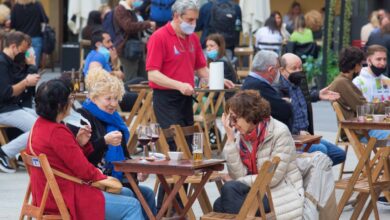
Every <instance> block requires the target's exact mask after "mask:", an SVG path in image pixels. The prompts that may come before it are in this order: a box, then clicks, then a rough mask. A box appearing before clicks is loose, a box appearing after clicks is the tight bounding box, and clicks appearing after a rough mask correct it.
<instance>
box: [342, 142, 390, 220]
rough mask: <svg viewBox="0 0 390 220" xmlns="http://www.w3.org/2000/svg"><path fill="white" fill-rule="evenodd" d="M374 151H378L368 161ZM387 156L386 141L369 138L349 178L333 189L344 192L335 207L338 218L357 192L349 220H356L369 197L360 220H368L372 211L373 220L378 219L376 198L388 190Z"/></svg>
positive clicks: (389, 180)
mask: <svg viewBox="0 0 390 220" xmlns="http://www.w3.org/2000/svg"><path fill="white" fill-rule="evenodd" d="M374 149H379V150H377V153H376V154H375V156H374V157H373V158H372V160H370V158H371V152H373V150H374ZM389 155H390V146H388V143H387V140H376V139H375V138H370V140H369V141H368V144H367V147H366V148H365V149H364V151H363V154H362V156H361V157H360V158H359V160H358V161H359V162H358V164H357V166H356V168H355V170H354V171H353V174H352V176H351V178H347V179H342V180H340V181H337V182H336V185H335V187H336V188H337V189H343V190H344V193H343V195H342V197H341V199H340V201H339V204H338V206H337V212H338V218H339V217H340V215H341V213H342V212H343V209H344V207H345V206H346V205H347V202H348V200H349V198H350V197H351V195H352V193H353V192H357V193H359V195H358V197H357V199H356V200H357V203H356V205H355V207H354V212H353V213H352V216H351V219H358V217H359V215H360V213H361V211H362V210H363V208H364V206H365V204H366V201H367V199H368V198H369V197H371V199H370V202H369V204H368V205H367V207H366V209H365V212H364V214H363V216H362V218H361V219H368V217H369V216H370V214H371V212H372V210H374V216H375V219H379V214H378V208H377V204H376V202H377V199H378V196H379V195H380V193H381V192H383V191H388V190H389V189H390V179H389V172H390V170H389Z"/></svg>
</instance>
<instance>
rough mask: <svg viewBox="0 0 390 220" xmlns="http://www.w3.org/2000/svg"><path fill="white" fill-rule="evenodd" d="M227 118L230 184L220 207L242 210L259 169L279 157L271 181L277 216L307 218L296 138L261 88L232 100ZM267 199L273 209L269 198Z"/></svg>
mask: <svg viewBox="0 0 390 220" xmlns="http://www.w3.org/2000/svg"><path fill="white" fill-rule="evenodd" d="M222 122H223V125H224V127H225V130H226V135H227V142H226V145H225V147H224V149H223V155H224V157H225V159H226V164H227V167H228V171H229V175H227V176H225V178H224V179H225V181H226V183H225V184H224V186H223V187H222V191H221V197H220V198H218V199H217V200H216V201H215V203H214V210H215V211H217V212H225V213H232V214H236V213H238V212H239V210H240V208H241V206H242V204H243V202H244V200H245V197H246V196H247V194H248V192H249V190H250V187H251V186H252V184H253V182H254V180H255V178H256V177H257V171H258V169H259V168H260V167H261V166H262V165H263V163H264V162H265V161H267V160H272V158H273V157H275V156H277V157H280V159H281V161H280V163H279V165H278V168H277V169H276V172H275V175H274V176H273V178H272V180H271V183H270V187H271V193H272V201H273V204H274V207H275V212H276V218H277V219H302V216H303V201H304V194H303V193H304V190H303V186H302V176H301V173H300V172H299V170H298V168H297V165H296V162H295V158H296V150H295V145H294V141H293V139H292V137H291V134H290V131H289V130H288V128H287V126H286V125H284V124H283V123H282V122H279V121H278V120H276V119H273V118H272V117H271V108H270V105H269V103H268V101H266V100H265V99H264V98H262V97H261V96H260V94H259V93H258V91H255V90H244V91H240V92H238V93H237V94H236V95H234V96H233V97H231V98H230V99H229V100H228V102H227V105H226V109H225V113H224V114H223V116H222ZM233 128H235V129H236V130H237V131H238V133H237V134H235V132H234V129H233ZM263 203H264V205H265V207H266V209H267V207H268V200H267V199H264V200H263Z"/></svg>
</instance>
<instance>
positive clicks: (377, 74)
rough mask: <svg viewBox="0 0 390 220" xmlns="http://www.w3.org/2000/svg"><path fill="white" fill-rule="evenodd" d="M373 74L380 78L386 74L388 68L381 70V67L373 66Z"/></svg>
mask: <svg viewBox="0 0 390 220" xmlns="http://www.w3.org/2000/svg"><path fill="white" fill-rule="evenodd" d="M370 68H371V70H372V72H373V73H374V74H375V76H377V77H378V76H380V75H381V74H385V73H386V70H387V67H385V68H379V67H376V66H374V65H372V64H371V66H370Z"/></svg>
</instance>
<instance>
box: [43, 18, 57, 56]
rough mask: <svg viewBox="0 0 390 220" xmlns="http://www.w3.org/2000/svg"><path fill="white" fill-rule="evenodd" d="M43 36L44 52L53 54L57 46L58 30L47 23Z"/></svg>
mask: <svg viewBox="0 0 390 220" xmlns="http://www.w3.org/2000/svg"><path fill="white" fill-rule="evenodd" d="M42 37H43V44H42V53H45V54H51V53H52V52H53V51H54V49H55V47H56V32H55V31H54V29H53V28H52V27H50V26H49V25H48V24H46V25H45V28H44V30H43V32H42Z"/></svg>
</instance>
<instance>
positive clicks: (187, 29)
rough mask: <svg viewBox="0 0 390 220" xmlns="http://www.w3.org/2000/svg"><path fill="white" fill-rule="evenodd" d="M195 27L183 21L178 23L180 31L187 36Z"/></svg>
mask: <svg viewBox="0 0 390 220" xmlns="http://www.w3.org/2000/svg"><path fill="white" fill-rule="evenodd" d="M195 27H196V25H192V24H189V23H187V22H185V21H182V22H181V23H180V30H181V31H183V32H184V33H185V34H187V35H190V34H192V33H194V31H195Z"/></svg>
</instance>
